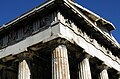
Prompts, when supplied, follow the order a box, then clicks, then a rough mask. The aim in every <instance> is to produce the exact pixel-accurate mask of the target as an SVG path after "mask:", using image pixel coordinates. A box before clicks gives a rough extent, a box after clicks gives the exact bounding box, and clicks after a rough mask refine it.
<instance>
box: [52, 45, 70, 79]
mask: <svg viewBox="0 0 120 79" xmlns="http://www.w3.org/2000/svg"><path fill="white" fill-rule="evenodd" d="M52 79H70V72H69V63H68V54H67V48H66V46H65V45H59V46H58V47H56V48H55V49H54V51H53V53H52Z"/></svg>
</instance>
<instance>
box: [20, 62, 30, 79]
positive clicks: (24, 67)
mask: <svg viewBox="0 0 120 79" xmlns="http://www.w3.org/2000/svg"><path fill="white" fill-rule="evenodd" d="M30 75H31V73H30V69H29V66H28V63H27V61H26V60H22V61H20V62H19V70H18V79H30Z"/></svg>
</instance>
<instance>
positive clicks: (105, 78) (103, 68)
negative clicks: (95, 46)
mask: <svg viewBox="0 0 120 79" xmlns="http://www.w3.org/2000/svg"><path fill="white" fill-rule="evenodd" d="M107 69H108V66H106V65H104V64H103V65H102V66H101V72H100V76H99V79H109V77H108V72H107Z"/></svg>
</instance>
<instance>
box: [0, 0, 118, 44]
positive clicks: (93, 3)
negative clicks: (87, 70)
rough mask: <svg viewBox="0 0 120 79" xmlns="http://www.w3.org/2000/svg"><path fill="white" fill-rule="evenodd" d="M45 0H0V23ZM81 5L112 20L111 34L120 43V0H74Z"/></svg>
mask: <svg viewBox="0 0 120 79" xmlns="http://www.w3.org/2000/svg"><path fill="white" fill-rule="evenodd" d="M44 1H45V0H0V25H3V24H5V23H7V22H9V21H10V20H13V19H14V18H16V17H18V16H20V15H21V14H23V13H25V12H27V11H29V10H31V9H32V8H34V7H35V6H38V5H39V4H41V3H43V2H44ZM75 1H76V2H78V3H79V4H81V5H82V6H84V7H86V8H87V9H89V10H91V11H93V12H94V13H96V14H98V15H100V16H101V17H103V18H105V19H107V20H108V21H110V22H112V23H113V24H114V25H115V27H116V30H115V31H112V34H113V36H114V37H115V38H116V39H117V41H118V42H119V43H120V0H75Z"/></svg>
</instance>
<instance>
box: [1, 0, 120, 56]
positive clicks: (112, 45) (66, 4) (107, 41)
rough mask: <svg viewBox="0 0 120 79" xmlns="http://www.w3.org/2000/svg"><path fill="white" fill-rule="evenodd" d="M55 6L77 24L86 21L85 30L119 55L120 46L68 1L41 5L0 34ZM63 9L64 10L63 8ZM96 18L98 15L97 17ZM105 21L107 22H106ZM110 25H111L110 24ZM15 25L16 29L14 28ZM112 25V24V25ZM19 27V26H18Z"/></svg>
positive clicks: (59, 0)
mask: <svg viewBox="0 0 120 79" xmlns="http://www.w3.org/2000/svg"><path fill="white" fill-rule="evenodd" d="M53 5H57V8H59V9H62V10H64V11H68V12H67V13H68V14H70V13H72V14H74V15H75V16H73V18H74V20H75V21H76V22H78V23H79V21H80V20H81V19H82V20H83V21H84V23H85V24H86V26H87V27H85V29H86V30H87V29H88V30H89V31H90V32H91V33H93V34H95V35H97V38H98V39H100V40H101V41H102V42H103V43H104V44H105V45H107V46H108V47H109V48H110V49H111V50H115V51H116V50H117V51H118V53H117V51H116V52H115V53H116V54H119V51H120V46H119V45H117V44H116V42H115V41H114V40H113V39H112V38H111V37H110V36H106V35H105V34H104V33H103V32H102V31H101V30H100V29H99V28H98V27H96V25H95V24H94V23H93V22H91V21H90V20H89V19H88V18H87V16H85V15H84V14H83V13H82V11H80V9H78V7H75V6H74V5H73V4H72V3H71V2H69V1H68V0H50V1H47V2H46V3H44V4H43V5H40V6H38V7H35V8H34V9H32V10H31V11H29V12H27V13H25V14H23V15H21V16H20V17H18V18H16V19H14V20H12V21H10V22H9V23H7V24H5V25H3V26H2V27H1V28H0V33H2V32H4V31H6V30H9V29H11V28H14V27H15V25H16V24H18V23H19V22H21V21H24V20H25V19H26V18H29V17H31V16H34V15H35V14H36V13H39V12H41V11H43V10H46V9H48V8H49V7H50V6H53ZM61 7H62V8H61ZM95 16H96V15H95ZM104 21H105V20H104ZM108 24H110V23H108ZM13 25H14V27H13ZM110 25H111V24H110ZM16 27H17V26H16Z"/></svg>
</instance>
